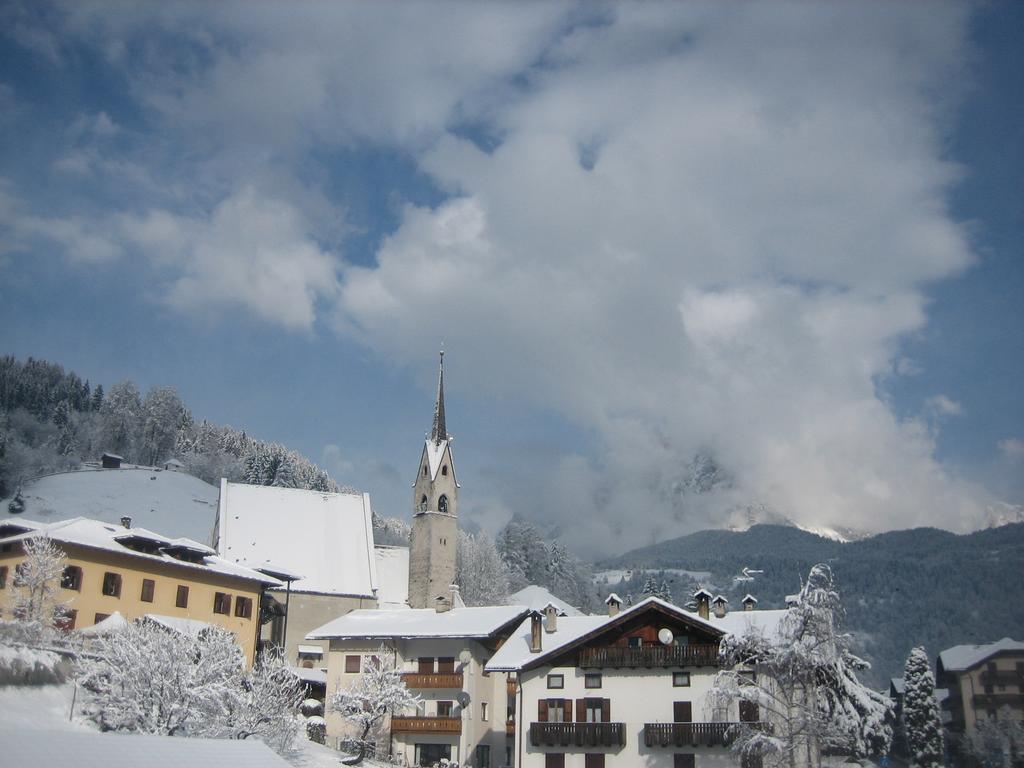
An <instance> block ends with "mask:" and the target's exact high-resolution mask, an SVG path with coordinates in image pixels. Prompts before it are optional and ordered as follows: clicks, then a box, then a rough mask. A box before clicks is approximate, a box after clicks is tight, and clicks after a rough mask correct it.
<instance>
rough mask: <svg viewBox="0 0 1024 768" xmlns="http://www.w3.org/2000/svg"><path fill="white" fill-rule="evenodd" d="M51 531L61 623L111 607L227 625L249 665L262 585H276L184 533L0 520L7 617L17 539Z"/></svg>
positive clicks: (80, 622)
mask: <svg viewBox="0 0 1024 768" xmlns="http://www.w3.org/2000/svg"><path fill="white" fill-rule="evenodd" d="M38 534H44V535H46V536H49V537H50V539H51V540H52V541H54V542H55V543H56V544H57V545H58V546H59V547H60V548H61V549H62V550H63V551H64V552H65V553H66V555H67V566H66V567H65V569H64V574H63V577H62V578H61V590H60V595H59V599H60V600H61V601H62V602H66V603H67V604H68V608H69V613H68V615H67V618H66V619H65V620H64V621H63V622H62V626H63V628H64V629H67V630H72V629H81V628H85V627H91V626H93V625H95V624H99V623H100V622H102V621H104V620H105V619H107V618H108V617H110V616H112V615H113V614H115V613H119V614H120V615H121V616H122V617H124V618H125V619H127V620H133V619H138V618H141V617H144V616H148V617H150V618H156V619H157V620H160V619H161V618H163V619H166V621H165V623H168V624H174V623H176V622H181V621H183V620H188V621H193V622H203V623H205V624H213V625H216V626H219V627H223V628H224V629H227V630H229V631H231V632H232V633H233V634H234V636H235V638H236V640H237V641H238V644H239V646H241V648H242V651H243V652H244V654H245V658H246V660H247V661H248V663H249V664H252V662H253V660H254V658H255V652H256V640H257V636H258V633H259V624H260V621H259V617H260V603H261V600H262V598H263V592H264V589H266V588H267V587H278V586H280V583H279V582H278V581H276V580H275V579H273V578H270V577H268V576H267V575H265V574H263V573H259V572H257V571H255V570H253V569H251V568H247V567H244V566H241V565H238V564H237V563H233V562H230V561H228V560H226V559H224V558H222V557H219V556H218V555H217V553H216V551H214V550H213V549H211V548H210V547H208V546H206V545H204V544H200V543H199V542H196V541H192V540H190V539H180V538H178V539H174V538H170V537H166V536H161V535H160V534H158V533H154V532H152V531H148V530H145V529H143V528H132V527H131V519H130V518H124V519H123V521H122V524H121V525H113V524H110V523H104V522H102V521H100V520H91V519H88V518H84V517H76V518H72V519H70V520H64V521H61V522H57V523H49V524H44V523H35V522H32V521H29V520H18V521H17V523H13V522H3V523H0V612H2V615H3V616H4V617H5V618H10V617H11V616H12V606H13V602H14V576H15V573H16V570H17V567H18V565H19V563H21V562H22V561H23V560H24V559H25V553H24V548H23V544H22V542H23V541H24V540H25V539H27V538H29V537H31V536H35V535H38Z"/></svg>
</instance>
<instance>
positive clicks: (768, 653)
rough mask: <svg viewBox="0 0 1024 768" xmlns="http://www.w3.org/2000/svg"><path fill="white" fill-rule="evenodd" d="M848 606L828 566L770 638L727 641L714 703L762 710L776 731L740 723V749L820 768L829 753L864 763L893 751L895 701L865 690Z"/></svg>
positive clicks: (775, 762) (754, 635) (814, 574)
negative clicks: (845, 616)
mask: <svg viewBox="0 0 1024 768" xmlns="http://www.w3.org/2000/svg"><path fill="white" fill-rule="evenodd" d="M841 612H842V605H841V603H840V600H839V593H838V592H837V591H836V589H835V586H834V584H833V581H832V572H831V570H830V569H829V568H828V566H826V565H816V566H814V567H813V568H812V569H811V572H810V575H809V576H808V579H807V583H806V584H804V586H803V588H802V590H801V592H800V595H799V599H798V600H797V602H796V604H795V605H793V606H792V607H791V608H790V609H789V611H788V614H787V615H786V617H785V618H784V619H783V620H782V622H781V623H780V625H779V628H778V630H777V632H776V633H775V634H774V635H773V636H771V637H769V636H766V635H764V634H763V633H761V632H760V631H758V630H757V629H756V628H753V629H751V630H749V631H748V632H746V633H745V634H743V635H741V636H738V637H735V636H733V637H728V638H726V639H725V640H724V641H723V643H722V655H723V661H724V662H725V667H726V668H725V669H724V670H723V671H722V672H720V673H719V674H718V675H717V676H716V678H715V686H714V689H713V690H712V701H713V702H714V705H715V706H716V707H720V708H726V707H729V706H730V705H732V704H733V703H735V702H741V703H743V702H745V704H744V706H747V707H755V706H756V707H757V712H758V718H757V719H758V720H760V721H761V722H766V723H769V724H770V726H771V727H770V729H764V728H761V727H758V726H746V725H744V726H739V727H737V733H736V734H735V740H734V742H733V748H734V749H735V750H737V751H739V752H740V753H742V754H743V755H747V756H760V757H761V758H762V759H763V760H764V762H765V763H766V764H767V765H769V766H789V768H795V766H797V765H805V764H809V765H819V764H820V761H821V755H822V753H830V752H831V753H842V754H850V755H852V756H854V757H857V758H860V757H865V756H868V755H875V754H883V753H885V752H886V751H887V750H888V747H889V743H890V741H891V738H892V730H891V728H890V726H889V725H888V719H889V715H890V709H891V704H890V702H889V700H888V699H887V698H886V697H884V696H882V695H881V694H880V693H877V692H876V691H873V690H871V689H869V688H867V687H866V686H864V685H862V684H861V683H860V682H859V681H858V680H857V675H856V672H857V671H858V670H862V669H865V668H867V663H866V662H864V661H862V660H861V659H859V658H857V657H856V656H854V655H853V654H852V653H851V652H850V650H849V639H848V637H847V636H846V635H843V634H841V633H840V632H839V628H838V624H839V618H840V614H841Z"/></svg>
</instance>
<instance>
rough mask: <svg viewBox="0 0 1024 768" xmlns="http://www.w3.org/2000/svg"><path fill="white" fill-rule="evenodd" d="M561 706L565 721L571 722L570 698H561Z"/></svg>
mask: <svg viewBox="0 0 1024 768" xmlns="http://www.w3.org/2000/svg"><path fill="white" fill-rule="evenodd" d="M562 706H563V707H564V708H565V722H567V723H571V722H572V699H562Z"/></svg>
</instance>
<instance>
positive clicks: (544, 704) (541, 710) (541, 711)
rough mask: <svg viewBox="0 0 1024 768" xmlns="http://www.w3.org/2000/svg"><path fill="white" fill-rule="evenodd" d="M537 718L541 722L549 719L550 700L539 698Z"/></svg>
mask: <svg viewBox="0 0 1024 768" xmlns="http://www.w3.org/2000/svg"><path fill="white" fill-rule="evenodd" d="M537 720H538V721H539V722H541V723H546V722H547V721H548V700H547V699H538V700H537Z"/></svg>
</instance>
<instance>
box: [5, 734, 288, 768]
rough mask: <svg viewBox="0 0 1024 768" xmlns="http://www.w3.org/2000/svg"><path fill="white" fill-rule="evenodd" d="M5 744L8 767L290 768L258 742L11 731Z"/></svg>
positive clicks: (248, 740)
mask: <svg viewBox="0 0 1024 768" xmlns="http://www.w3.org/2000/svg"><path fill="white" fill-rule="evenodd" d="M2 730H3V725H2V724H0V731H2ZM3 742H4V762H5V764H7V765H74V766H77V767H78V768H137V766H140V765H145V766H148V767H149V768H179V767H180V766H183V765H184V766H191V767H192V768H212V767H213V766H224V765H244V766H246V768H289V764H288V763H287V762H286V761H285V760H284V759H283V758H281V757H279V756H278V755H276V754H275V753H274V752H273V750H271V749H270V747H268V746H267V745H266V744H264V743H263V742H261V741H259V740H257V739H182V738H178V737H175V736H153V735H150V734H137V733H132V734H124V733H113V732H112V733H99V732H97V731H87V730H82V731H72V730H56V729H39V730H34V729H26V728H19V729H18V731H17V734H16V737H15V734H14V733H13V732H7V733H6V734H5V738H4V739H3Z"/></svg>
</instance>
